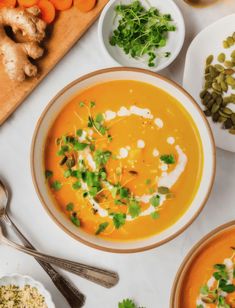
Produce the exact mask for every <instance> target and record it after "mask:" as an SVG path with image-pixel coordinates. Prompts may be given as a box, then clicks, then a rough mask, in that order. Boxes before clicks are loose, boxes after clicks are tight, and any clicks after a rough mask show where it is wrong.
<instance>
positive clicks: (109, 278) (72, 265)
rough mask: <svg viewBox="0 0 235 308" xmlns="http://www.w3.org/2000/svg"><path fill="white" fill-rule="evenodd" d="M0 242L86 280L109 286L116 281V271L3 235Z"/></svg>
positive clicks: (113, 284)
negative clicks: (67, 257) (49, 253)
mask: <svg viewBox="0 0 235 308" xmlns="http://www.w3.org/2000/svg"><path fill="white" fill-rule="evenodd" d="M2 242H3V243H5V244H6V245H8V246H11V247H12V248H15V249H17V250H19V251H22V252H24V253H26V254H28V255H31V256H33V257H35V258H37V259H39V260H41V261H44V262H47V263H50V264H53V265H56V266H58V267H60V268H62V269H64V270H66V271H68V272H71V273H74V274H76V275H78V276H81V277H83V278H86V279H87V280H90V281H92V282H94V283H97V284H99V285H101V286H103V287H106V288H111V287H113V286H115V285H116V284H117V283H118V280H119V278H118V275H117V273H115V272H112V271H107V270H103V269H100V268H97V267H93V266H89V265H85V264H82V263H78V262H74V261H70V260H65V259H61V258H57V257H52V256H49V255H46V254H43V253H40V252H38V251H35V250H32V249H30V248H27V247H23V246H21V245H18V244H16V243H14V242H11V241H9V240H8V239H7V238H6V237H4V236H2Z"/></svg>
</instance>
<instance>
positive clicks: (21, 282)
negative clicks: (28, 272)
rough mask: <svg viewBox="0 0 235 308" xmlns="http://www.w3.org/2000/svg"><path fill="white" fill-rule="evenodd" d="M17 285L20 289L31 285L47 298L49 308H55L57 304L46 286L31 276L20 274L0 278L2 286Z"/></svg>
mask: <svg viewBox="0 0 235 308" xmlns="http://www.w3.org/2000/svg"><path fill="white" fill-rule="evenodd" d="M6 285H16V286H18V287H24V286H25V285H30V286H31V287H34V288H36V289H37V290H38V292H39V293H40V294H41V295H42V296H43V297H44V298H45V302H46V304H47V307H48V308H55V304H54V303H53V301H52V298H51V295H50V293H49V292H48V291H47V290H46V289H45V288H44V286H43V285H42V284H41V283H40V282H38V281H36V280H34V279H33V278H31V277H29V276H23V275H19V274H10V275H5V276H2V277H0V286H6Z"/></svg>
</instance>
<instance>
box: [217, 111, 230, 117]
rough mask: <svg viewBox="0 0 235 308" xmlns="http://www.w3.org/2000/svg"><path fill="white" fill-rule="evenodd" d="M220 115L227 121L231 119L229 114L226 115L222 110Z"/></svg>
mask: <svg viewBox="0 0 235 308" xmlns="http://www.w3.org/2000/svg"><path fill="white" fill-rule="evenodd" d="M219 114H220V115H221V116H222V117H224V118H226V119H228V118H229V117H230V116H229V115H228V114H226V113H224V112H223V111H222V110H219Z"/></svg>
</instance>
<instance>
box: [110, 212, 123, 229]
mask: <svg viewBox="0 0 235 308" xmlns="http://www.w3.org/2000/svg"><path fill="white" fill-rule="evenodd" d="M110 216H112V217H113V224H114V226H115V228H116V229H119V228H121V227H122V226H123V225H125V222H126V214H124V213H114V214H110Z"/></svg>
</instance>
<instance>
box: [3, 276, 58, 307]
mask: <svg viewBox="0 0 235 308" xmlns="http://www.w3.org/2000/svg"><path fill="white" fill-rule="evenodd" d="M0 307H4V308H12V307H15V308H17V307H19V308H20V307H24V308H55V304H54V303H53V301H52V298H51V295H50V293H49V292H48V291H47V290H46V289H45V288H44V286H43V285H42V284H41V283H40V282H38V281H35V280H34V279H33V278H31V277H29V276H22V275H19V274H11V275H6V276H2V277H1V278H0Z"/></svg>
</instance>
